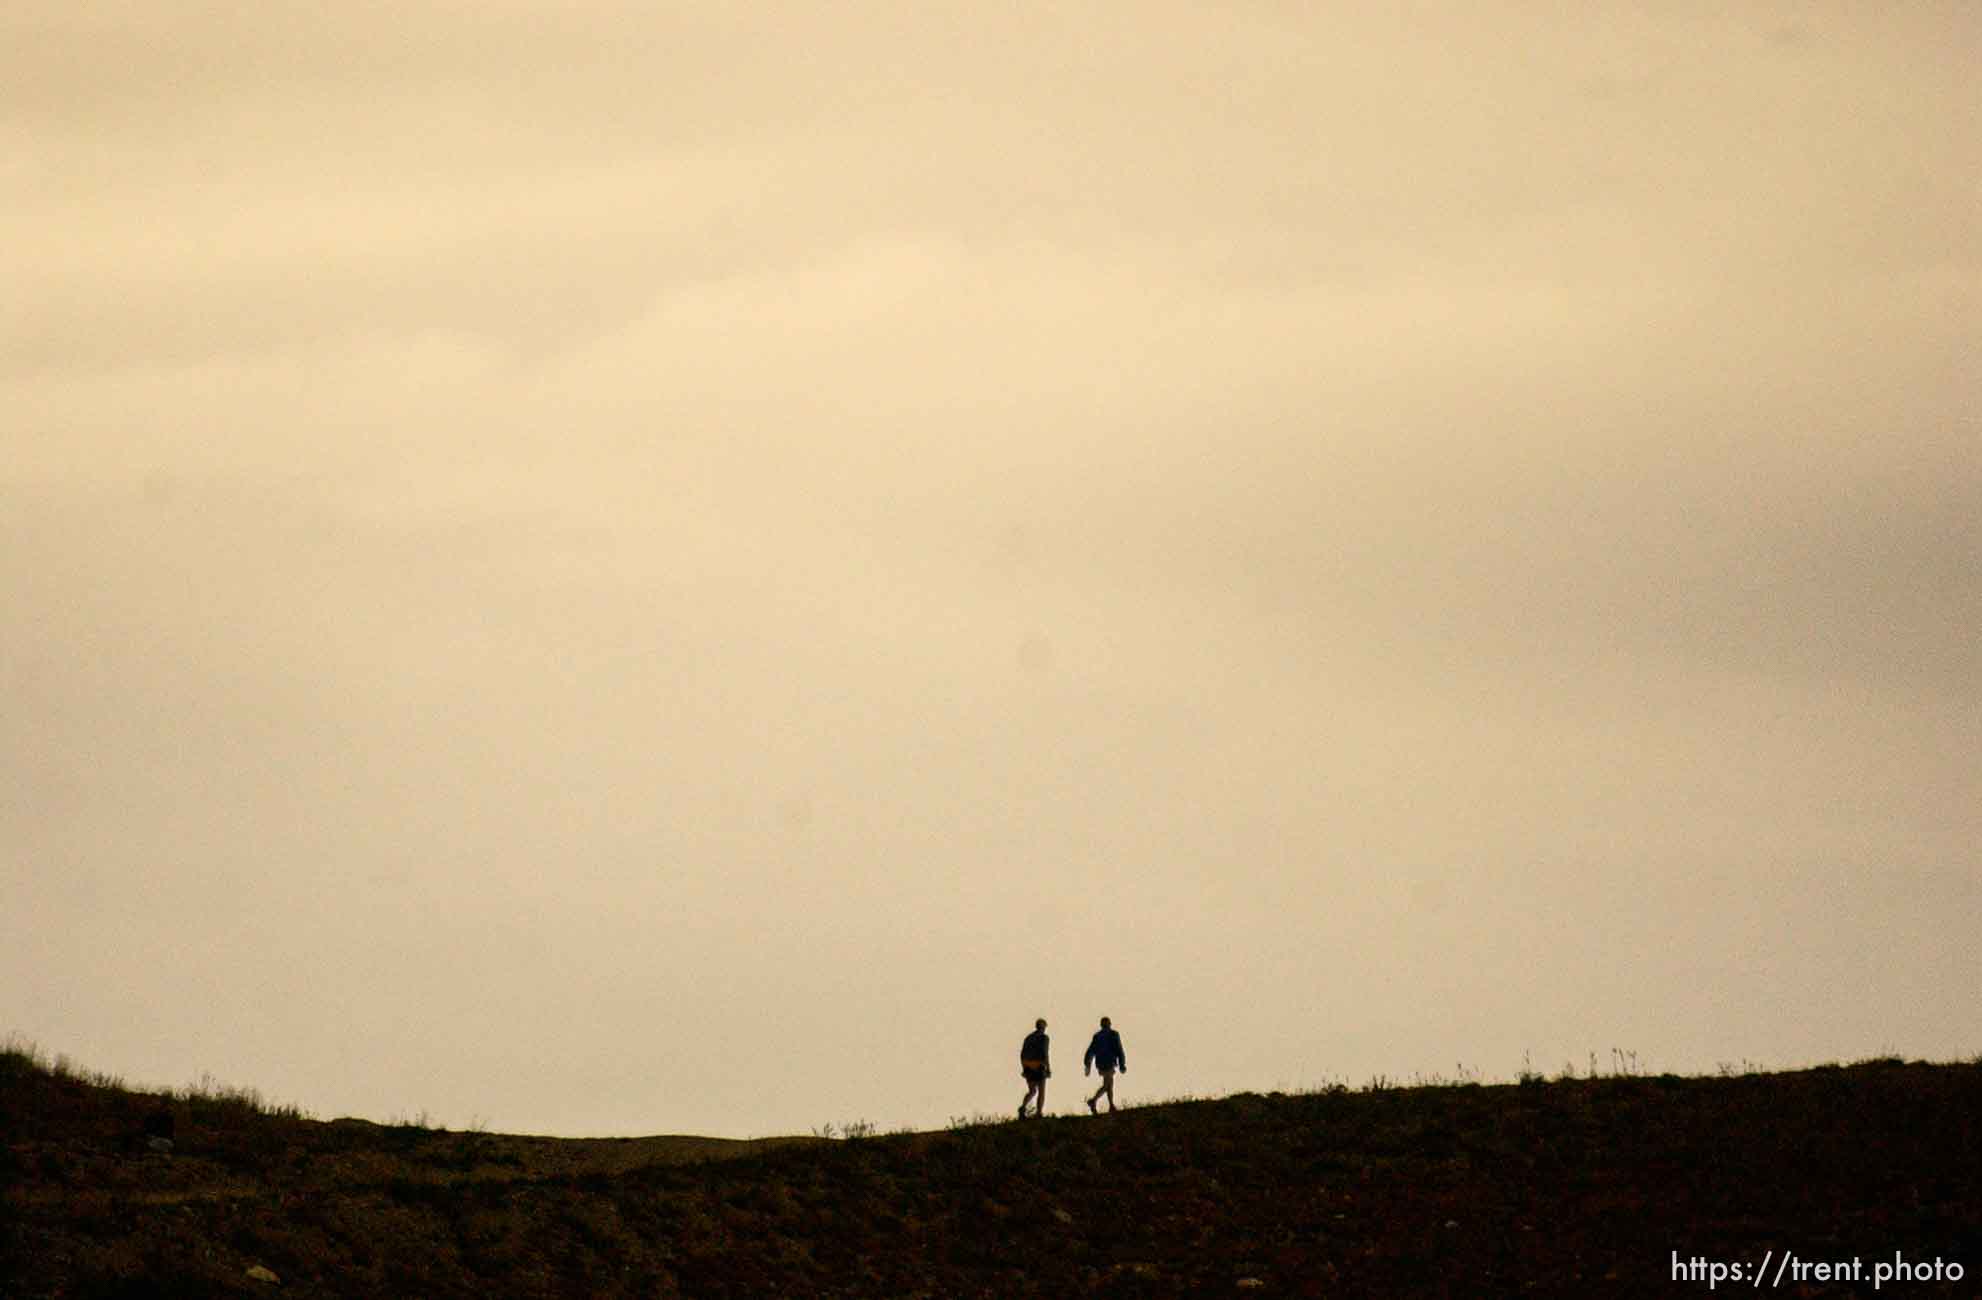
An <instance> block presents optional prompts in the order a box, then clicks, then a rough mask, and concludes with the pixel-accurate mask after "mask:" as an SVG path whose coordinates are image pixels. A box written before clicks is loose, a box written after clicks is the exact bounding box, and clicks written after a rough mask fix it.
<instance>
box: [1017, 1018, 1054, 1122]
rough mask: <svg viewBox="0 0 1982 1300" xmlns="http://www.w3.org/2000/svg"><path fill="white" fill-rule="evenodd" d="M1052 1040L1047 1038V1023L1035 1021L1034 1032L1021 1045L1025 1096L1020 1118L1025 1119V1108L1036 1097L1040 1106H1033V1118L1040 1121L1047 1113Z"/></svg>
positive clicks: (1021, 1105) (1021, 1068)
mask: <svg viewBox="0 0 1982 1300" xmlns="http://www.w3.org/2000/svg"><path fill="white" fill-rule="evenodd" d="M1051 1048H1052V1040H1051V1039H1049V1038H1047V1037H1046V1022H1045V1021H1044V1020H1039V1021H1035V1022H1034V1024H1033V1028H1032V1032H1031V1033H1029V1034H1027V1035H1026V1036H1025V1041H1024V1042H1023V1043H1020V1044H1019V1074H1020V1075H1021V1076H1022V1077H1023V1078H1024V1079H1025V1096H1024V1097H1022V1098H1020V1099H1019V1118H1020V1119H1024V1118H1025V1108H1026V1105H1027V1104H1028V1103H1030V1102H1031V1101H1032V1099H1033V1098H1034V1097H1037V1098H1038V1099H1039V1104H1038V1105H1036V1106H1033V1108H1032V1117H1033V1118H1034V1119H1038V1118H1039V1117H1040V1116H1042V1115H1044V1114H1045V1113H1046V1081H1047V1080H1048V1079H1050V1078H1052V1077H1053V1063H1052V1057H1051V1055H1050V1054H1049V1053H1050V1051H1051Z"/></svg>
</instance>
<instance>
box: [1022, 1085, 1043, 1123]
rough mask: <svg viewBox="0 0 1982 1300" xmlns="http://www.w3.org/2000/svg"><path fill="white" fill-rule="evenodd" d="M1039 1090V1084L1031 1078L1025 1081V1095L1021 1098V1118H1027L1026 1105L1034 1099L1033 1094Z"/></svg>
mask: <svg viewBox="0 0 1982 1300" xmlns="http://www.w3.org/2000/svg"><path fill="white" fill-rule="evenodd" d="M1038 1091H1039V1085H1038V1084H1037V1083H1034V1082H1033V1081H1032V1080H1031V1079H1027V1080H1026V1081H1025V1096H1023V1097H1020V1098H1019V1118H1020V1119H1024V1118H1025V1108H1026V1105H1027V1104H1028V1103H1029V1102H1031V1101H1032V1094H1033V1093H1035V1092H1038Z"/></svg>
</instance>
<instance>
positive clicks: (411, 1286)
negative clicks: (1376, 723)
mask: <svg viewBox="0 0 1982 1300" xmlns="http://www.w3.org/2000/svg"><path fill="white" fill-rule="evenodd" d="M110 1084H111V1081H104V1080H96V1081H91V1080H89V1079H87V1078H80V1077H76V1076H75V1075H74V1074H73V1073H71V1072H66V1071H57V1070H53V1069H50V1068H48V1067H47V1066H46V1065H44V1064H42V1063H40V1062H38V1061H36V1060H33V1059H31V1058H30V1057H28V1056H27V1055H25V1054H23V1053H18V1052H16V1053H10V1054H8V1055H7V1056H6V1058H5V1060H4V1061H3V1062H0V1188H3V1189H4V1191H0V1211H4V1213H0V1252H4V1253H0V1294H4V1295H7V1296H23V1297H40V1296H154V1295H168V1296H169V1295H230V1294H241V1295H274V1294H277V1293H285V1294H292V1295H307V1296H343V1295H423V1296H469V1295H474V1296H484V1295H516V1296H553V1295H557V1296H562V1295H628V1296H636V1295H637V1296H674V1295H691V1296H757V1295H770V1294H783V1295H890V1296H901V1295H926V1296H976V1295H981V1296H1013V1295H1055V1296H1058V1295H1082V1294H1101V1295H1123V1296H1132V1295H1183V1294H1191V1295H1198V1294H1211V1295H1219V1294H1234V1295H1262V1296H1264V1295H1315V1296H1345V1295H1349V1296H1354V1295H1370V1296H1414V1295H1425V1296H1434V1295H1437V1296H1442V1295H1510V1294H1532V1295H1559V1296H1569V1295H1584V1294H1590V1293H1593V1292H1598V1291H1601V1292H1603V1293H1611V1294H1616V1293H1622V1294H1646V1295H1650V1294H1657V1295H1674V1294H1687V1293H1696V1294H1701V1295H1705V1294H1708V1293H1709V1291H1710V1283H1711V1284H1712V1286H1711V1289H1712V1290H1714V1291H1719V1290H1722V1289H1729V1290H1734V1289H1747V1290H1749V1291H1751V1292H1752V1291H1754V1290H1770V1291H1773V1292H1775V1293H1776V1294H1782V1295H1800V1296H1846V1295H1873V1294H1879V1295H1960V1296H1974V1295H1982V1065H1974V1064H1969V1065H1926V1064H1901V1063H1899V1062H1896V1061H1893V1062H1870V1063H1866V1064H1862V1065H1857V1066H1851V1067H1847V1068H1838V1067H1826V1068H1822V1069H1816V1070H1808V1071H1800V1072H1796V1073H1786V1074H1754V1075H1742V1076H1736V1077H1731V1078H1685V1079H1682V1078H1674V1077H1671V1076H1662V1077H1606V1078H1594V1079H1563V1080H1557V1081H1552V1082H1543V1081H1539V1080H1535V1081H1531V1082H1529V1083H1524V1084H1509V1085H1503V1086H1487V1087H1482V1086H1474V1085H1467V1086H1442V1087H1421V1088H1404V1089H1376V1090H1364V1091H1354V1092H1349V1091H1341V1090H1336V1091H1332V1092H1323V1093H1315V1094H1302V1095H1288V1096H1283V1095H1279V1094H1271V1095H1264V1096H1261V1095H1253V1094H1245V1095H1240V1096H1235V1097H1228V1098H1224V1099H1220V1100H1215V1101H1191V1102H1177V1103H1170V1104H1165V1105H1158V1106H1148V1107H1139V1108H1136V1109H1133V1110H1125V1111H1124V1112H1122V1113H1121V1114H1119V1115H1115V1116H1106V1115H1104V1116H1102V1117H1100V1118H1090V1117H1089V1116H1087V1115H1086V1114H1084V1113H1083V1114H1078V1115H1075V1116H1068V1117H1061V1118H1052V1119H1048V1120H1045V1121H1043V1122H1027V1123H1018V1122H1015V1121H1007V1122H998V1123H986V1124H981V1125H971V1126H965V1127H961V1128H958V1129H954V1130H951V1131H946V1132H937V1133H921V1134H901V1135H896V1136H890V1137H862V1138H855V1139H848V1140H840V1141H826V1140H821V1139H816V1138H795V1139H775V1140H770V1141H764V1142H755V1143H744V1142H726V1141H721V1140H717V1139H709V1138H686V1137H657V1138H633V1139H624V1140H614V1141H599V1140H560V1139H553V1138H530V1137H515V1136H506V1135H502V1134H490V1133H455V1132H446V1131H439V1130H432V1129H427V1128H422V1127H418V1126H416V1125H388V1126H380V1125H375V1124H368V1123H363V1122H359V1121H350V1120H339V1121H332V1122H328V1123H324V1122H318V1121H314V1120H310V1119H306V1118H303V1117H301V1116H298V1115H295V1114H293V1113H283V1112H280V1111H271V1110H270V1109H268V1108H266V1107H263V1106H261V1105H259V1104H258V1103H257V1102H256V1101H255V1099H253V1098H252V1097H251V1096H250V1097H242V1096H240V1095H238V1094H236V1095H226V1094H221V1095H206V1096H200V1095H194V1096H188V1095H184V1094H181V1095H178V1096H169V1097H168V1096H162V1095H158V1094H147V1093H141V1092H132V1091H128V1090H125V1089H122V1088H119V1087H115V1086H110ZM168 1133H169V1136H167V1134H168ZM1785 1252H1787V1253H1789V1255H1790V1258H1789V1260H1787V1261H1785V1258H1784V1256H1785ZM1854 1261H1855V1262H1856V1276H1855V1277H1854V1276H1852V1271H1853V1270H1852V1269H1851V1268H1850V1267H1848V1265H1850V1264H1851V1263H1852V1262H1854ZM1934 1261H1939V1265H1938V1273H1934V1274H1918V1273H1914V1270H1924V1269H1928V1268H1931V1267H1933V1266H1934ZM1896 1262H1897V1263H1903V1264H1904V1265H1905V1266H1906V1267H1907V1268H1908V1270H1909V1273H1913V1274H1914V1275H1913V1276H1909V1277H1908V1278H1907V1279H1906V1280H1904V1281H1899V1280H1894V1279H1893V1278H1892V1277H1891V1276H1890V1270H1892V1268H1893V1266H1894V1264H1895V1263H1896ZM1765 1264H1766V1267H1767V1269H1768V1270H1769V1273H1770V1276H1765V1277H1764V1278H1763V1279H1762V1282H1761V1284H1760V1286H1759V1287H1758V1286H1756V1285H1754V1282H1753V1270H1756V1269H1760V1268H1762V1267H1763V1266H1764V1265H1765ZM1819 1265H1826V1266H1833V1267H1827V1268H1819V1267H1818V1266H1819ZM1882 1265H1883V1266H1885V1269H1886V1270H1888V1274H1887V1276H1886V1277H1883V1278H1880V1277H1878V1276H1877V1270H1879V1269H1880V1267H1881V1266H1882ZM1733 1268H1739V1269H1741V1270H1742V1272H1741V1273H1740V1274H1738V1275H1737V1274H1732V1273H1730V1272H1728V1270H1730V1269H1733ZM1956 1269H1958V1270H1959V1271H1960V1274H1961V1276H1959V1277H1956V1276H1954V1275H1953V1271H1954V1270H1956ZM1778 1270H1780V1272H1778ZM1923 1277H1924V1280H1922V1278H1923ZM1875 1281H1877V1282H1878V1289H1877V1290H1876V1292H1875V1290H1874V1285H1875ZM1737 1282H1738V1283H1739V1287H1738V1288H1737V1287H1736V1286H1735V1283H1737Z"/></svg>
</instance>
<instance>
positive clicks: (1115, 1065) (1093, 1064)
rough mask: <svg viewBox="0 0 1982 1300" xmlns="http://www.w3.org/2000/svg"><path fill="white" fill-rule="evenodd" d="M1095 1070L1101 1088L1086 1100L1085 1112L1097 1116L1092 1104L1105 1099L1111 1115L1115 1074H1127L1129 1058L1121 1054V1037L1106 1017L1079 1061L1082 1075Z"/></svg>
mask: <svg viewBox="0 0 1982 1300" xmlns="http://www.w3.org/2000/svg"><path fill="white" fill-rule="evenodd" d="M1095 1070H1099V1071H1101V1086H1100V1087H1099V1088H1096V1089H1095V1090H1094V1095H1093V1096H1092V1097H1089V1098H1088V1099H1087V1112H1088V1114H1090V1115H1099V1114H1100V1113H1101V1112H1100V1111H1098V1110H1096V1109H1095V1108H1094V1103H1095V1102H1097V1101H1100V1100H1101V1099H1102V1098H1103V1097H1106V1098H1107V1099H1108V1113H1109V1114H1110V1115H1112V1114H1114V1113H1115V1072H1116V1071H1117V1070H1120V1071H1121V1072H1122V1073H1123V1074H1127V1073H1128V1072H1129V1058H1128V1057H1127V1056H1126V1055H1125V1054H1124V1053H1123V1052H1122V1036H1121V1035H1120V1034H1118V1033H1116V1032H1115V1028H1114V1026H1113V1025H1110V1024H1109V1023H1108V1017H1106V1016H1103V1017H1101V1028H1100V1029H1098V1030H1096V1031H1095V1033H1094V1039H1093V1041H1091V1042H1089V1043H1088V1045H1087V1055H1086V1057H1084V1058H1083V1059H1082V1061H1081V1067H1080V1072H1081V1073H1082V1074H1090V1073H1092V1072H1093V1071H1095Z"/></svg>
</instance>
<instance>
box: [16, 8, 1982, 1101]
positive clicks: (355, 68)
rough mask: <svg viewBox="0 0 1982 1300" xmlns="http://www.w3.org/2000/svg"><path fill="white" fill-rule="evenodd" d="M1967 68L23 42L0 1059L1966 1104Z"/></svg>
mask: <svg viewBox="0 0 1982 1300" xmlns="http://www.w3.org/2000/svg"><path fill="white" fill-rule="evenodd" d="M1978 54H1982V11H1978V10H1977V8H1976V7H1975V6H1973V5H1971V4H1966V3H1961V2H1960V0H1952V2H1949V3H1927V2H1924V0H1923V2H1922V3H1915V4H1907V5H1902V6H1864V5H1847V4H1797V5H1741V6H1725V5H1711V4H1697V5H1695V4H1683V3H1682V4H1642V5H1641V4H1617V5H1605V6H1585V5H1567V4H1564V5H1543V4H1518V5H1477V4H1452V5H1432V6H1394V5H1387V4H1385V5H1376V4H1372V5H1364V6H1343V5H1300V4H1294V3H1267V2H1265V0H1255V2H1253V3H1226V4H1182V3H1172V2H1170V0H1158V2H1153V3H1144V4H1139V5H1135V6H1115V5H1099V4H1069V3H1062V4H1051V5H1048V4H1031V3H1013V4H997V5H983V4H968V5H966V4H948V3H942V4H930V3H923V2H921V0H841V2H839V3H835V4H831V5H824V4H803V5H755V6H726V5H714V4H702V3H696V4H675V3H667V4H654V3H648V2H642V3H631V2H628V3H614V2H611V0H582V2H578V3H563V4H557V5H552V4H538V3H523V2H522V0H506V2H498V0H477V2H476V3H472V4H471V3H466V2H465V0H460V2H448V3H440V2H426V3H396V4H391V5H387V4H379V3H356V2H354V3H348V4H338V5H316V4H310V5H303V4H253V5H250V4H216V3H198V4H195V3H157V2H154V0H124V2H122V3H104V4H95V5H89V6H78V5H76V4H74V3H72V2H71V0H10V3H8V4H7V5H6V6H5V7H4V9H0V285H4V294H0V1028H4V1029H9V1030H12V1031H13V1032H15V1033H18V1034H22V1035H25V1036H27V1037H29V1038H32V1039H33V1040H35V1041H36V1042H38V1043H40V1044H41V1045H42V1046H43V1047H44V1048H45V1049H47V1050H49V1051H51V1052H54V1051H61V1052H65V1053H68V1054H71V1055H73V1056H74V1057H75V1058H77V1060H78V1061H80V1062H81V1063H83V1064H86V1065H89V1066H92V1067H95V1068H98V1069H103V1070H108V1071H112V1072H117V1073H121V1074H125V1075H127V1076H129V1077H130V1078H132V1079H133V1081H137V1082H145V1083H168V1084H169V1083H183V1082H185V1081H187V1080H190V1079H192V1078H194V1077H196V1076H198V1075H199V1074H201V1073H202V1072H211V1073H212V1074H214V1075H216V1076H218V1077H219V1078H220V1079H222V1080H224V1081H227V1082H233V1083H239V1084H249V1085H253V1086H256V1087H258V1088H260V1089H262V1090H263V1091H264V1092H266V1093H268V1094H270V1095H271V1096H272V1097H275V1098H278V1099H280V1100H284V1101H291V1102H296V1103H298V1104H301V1105H303V1106H304V1107H306V1108H308V1109H310V1110H312V1111H314V1112H316V1113H318V1114H321V1115H326V1116H328V1115H337V1114H356V1115H362V1116H368V1117H371V1118H375V1119H387V1118H392V1117H395V1116H403V1115H411V1114H416V1113H418V1112H421V1111H425V1112H427V1113H428V1114H429V1115H430V1116H431V1117H433V1118H434V1119H435V1120H437V1121H440V1122H445V1123H450V1124H454V1125H464V1124H468V1123H471V1122H480V1123H485V1124H487V1125H489V1126H490V1127H493V1128H497V1129H507V1130H518V1131H533V1132H547V1133H560V1134H571V1135H578V1134H630V1133H652V1132H703V1133H712V1134H728V1135H737V1136H743V1135H753V1134H766V1133H779V1132H794V1131H799V1132H802V1131H805V1130H806V1129H808V1128H810V1127H812V1126H816V1125H819V1124H822V1123H826V1122H833V1123H843V1122H845V1121H847V1120H852V1119H861V1118H865V1119H868V1120H871V1121H873V1122H875V1123H877V1124H879V1125H881V1126H883V1127H894V1126H898V1125H916V1126H933V1125H940V1124H941V1123H943V1122H944V1121H945V1120H946V1119H947V1118H948V1117H950V1116H953V1115H962V1114H971V1113H976V1112H996V1113H1004V1112H1006V1111H1008V1110H1009V1109H1010V1108H1012V1107H1013V1106H1015V1105H1016V1103H1017V1098H1018V1095H1019V1093H1020V1091H1021V1090H1022V1086H1021V1084H1020V1082H1019V1080H1018V1077H1017V1066H1016V1060H1015V1058H1016V1052H1017V1045H1018V1041H1019V1038H1020V1037H1021V1036H1022V1035H1023V1034H1024V1033H1025V1032H1026V1030H1027V1029H1029V1028H1030V1026H1031V1023H1032V1020H1033V1019H1034V1017H1035V1016H1045V1017H1047V1018H1048V1019H1049V1020H1051V1022H1052V1025H1053V1032H1054V1034H1055V1041H1056V1046H1057V1049H1058V1050H1057V1053H1056V1056H1057V1066H1058V1071H1057V1079H1056V1084H1055V1088H1056V1091H1054V1092H1053V1093H1052V1094H1051V1097H1050V1102H1051V1104H1052V1106H1053V1108H1054V1109H1056V1110H1062V1111H1064V1110H1068V1109H1072V1108H1076V1107H1077V1106H1078V1101H1077V1098H1076V1096H1075V1093H1076V1091H1077V1090H1078V1089H1079V1088H1080V1086H1081V1082H1082V1081H1081V1080H1080V1079H1079V1077H1078V1076H1079V1056H1080V1052H1081V1049H1082V1048H1083V1046H1084V1045H1085V1042H1086V1038H1087V1035H1088V1033H1089V1032H1090V1031H1091V1030H1092V1028H1093V1025H1094V1021H1095V1018H1096V1017H1098V1016H1099V1015H1102V1014H1108V1015H1112V1016H1113V1017H1114V1018H1115V1021H1116V1024H1117V1025H1118V1027H1119V1028H1120V1029H1121V1030H1122V1031H1123V1036H1124V1040H1125V1042H1126V1045H1127V1048H1128V1053H1129V1059H1130V1069H1131V1073H1130V1074H1129V1075H1128V1076H1126V1078H1125V1079H1124V1080H1123V1084H1124V1087H1123V1089H1122V1093H1123V1096H1124V1098H1125V1099H1137V1098H1149V1097H1157V1096H1167V1095H1175V1094H1179V1093H1184V1092H1192V1093H1199V1094H1206V1093H1219V1092H1226V1091H1232V1090H1240V1089H1258V1090H1265V1089H1271V1088H1291V1087H1303V1086H1315V1085H1318V1084H1322V1083H1326V1082H1328V1081H1330V1080H1334V1079H1342V1080H1345V1081H1347V1082H1349V1083H1351V1084H1360V1083H1362V1082H1364V1081H1366V1080H1367V1079H1368V1078H1369V1077H1370V1076H1372V1075H1374V1074H1379V1073H1380V1074H1385V1075H1388V1076H1389V1077H1391V1078H1409V1077H1410V1076H1412V1075H1413V1074H1416V1073H1423V1074H1431V1073H1445V1074H1450V1073H1452V1072H1453V1071H1454V1069H1455V1067H1459V1066H1463V1067H1465V1068H1466V1069H1467V1070H1477V1071H1479V1072H1481V1073H1482V1074H1483V1075H1484V1076H1486V1077H1489V1078H1495V1077H1499V1078H1505V1077H1510V1076H1512V1075H1513V1074H1514V1073H1515V1072H1516V1071H1518V1070H1520V1069H1521V1068H1523V1066H1524V1063H1526V1064H1531V1065H1532V1066H1533V1067H1534V1068H1538V1069H1542V1070H1545V1071H1547V1072H1549V1073H1555V1072H1557V1071H1559V1070H1560V1069H1561V1067H1562V1065H1563V1064H1564V1063H1565V1062H1573V1063H1574V1064H1575V1066H1576V1067H1577V1069H1578V1070H1579V1071H1580V1070H1582V1069H1585V1068H1587V1065H1588V1060H1589V1057H1590V1054H1592V1053H1595V1054H1596V1055H1597V1056H1598V1057H1599V1064H1601V1065H1602V1066H1603V1067H1605V1068H1609V1067H1610V1066H1611V1065H1612V1064H1613V1063H1614V1058H1613V1056H1612V1052H1613V1049H1616V1050H1618V1051H1622V1052H1627V1053H1635V1054H1636V1057H1637V1061H1638V1064H1639V1066H1640V1068H1643V1069H1648V1070H1651V1069H1657V1070H1674V1071H1681V1072H1685V1071H1704V1070H1712V1069H1714V1068H1716V1066H1717V1065H1718V1064H1719V1063H1721V1062H1732V1063H1737V1064H1739V1063H1742V1062H1753V1063H1755V1064H1758V1065H1767V1066H1787V1065H1795V1064H1802V1063H1809V1062H1815V1061H1825V1060H1838V1059H1846V1060H1848V1059H1855V1058H1858V1057H1863V1056H1867V1055H1872V1054H1875V1053H1889V1052H1891V1053H1899V1054H1903V1055H1907V1056H1927V1057H1935V1058H1946V1057H1950V1056H1954V1055H1971V1054H1973V1053H1974V1052H1975V1051H1977V1050H1982V1023H1978V1019H1977V1011H1976V999H1975V990H1976V989H1977V988H1978V987H1982V955H1978V954H1982V947H1978V945H1977V942H1976V932H1975V923H1976V918H1977V917H1978V916H1982V849H1978V845H1982V813H1978V810H1982V641H1979V640H1978V629H1982V427H1979V426H1978V420H1977V411H1978V408H1979V407H1982V401H1978V399H1982V373H1979V372H1978V366H1977V362H1976V355H1977V341H1978V325H1982V310H1978V309H1979V308H1982V239H1978V235H1982V221H1978V213H1979V212H1982V188H1978V182H1977V176H1978V174H1982V173H1978V162H1982V121H1978V100H1977V98H1976V95H1975V91H1974V68H1975V67H1976V64H1977V56H1978Z"/></svg>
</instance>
